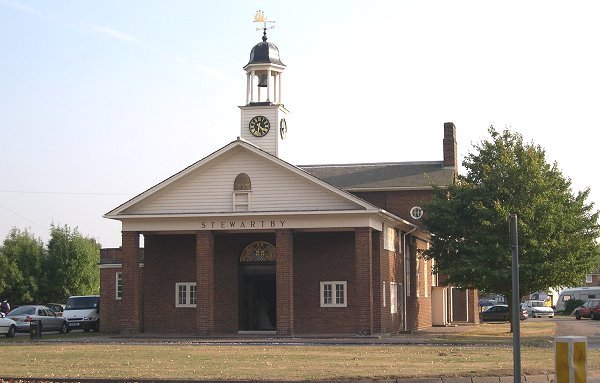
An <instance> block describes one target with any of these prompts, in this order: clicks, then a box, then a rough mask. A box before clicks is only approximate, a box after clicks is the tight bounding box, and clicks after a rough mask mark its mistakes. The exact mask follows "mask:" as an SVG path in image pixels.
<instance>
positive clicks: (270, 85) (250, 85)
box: [240, 11, 289, 156]
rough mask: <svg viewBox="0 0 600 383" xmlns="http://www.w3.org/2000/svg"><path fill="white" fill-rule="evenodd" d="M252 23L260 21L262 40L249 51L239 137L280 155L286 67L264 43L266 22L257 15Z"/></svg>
mask: <svg viewBox="0 0 600 383" xmlns="http://www.w3.org/2000/svg"><path fill="white" fill-rule="evenodd" d="M254 21H255V22H263V23H264V26H263V28H262V29H263V36H262V41H261V42H259V43H258V44H256V45H255V46H254V47H253V48H252V50H251V51H250V61H249V62H248V64H246V65H245V66H244V70H245V71H246V105H244V106H240V109H241V135H240V137H242V138H243V139H245V140H247V141H249V142H251V143H253V144H254V145H256V146H258V147H259V148H261V149H262V150H264V151H266V152H268V153H271V154H273V155H274V156H279V147H280V146H281V142H282V141H283V140H284V139H285V137H286V134H287V121H286V117H287V115H288V113H289V112H288V111H287V109H285V107H284V106H283V103H282V99H281V94H282V82H281V74H282V72H283V70H284V69H285V65H284V64H283V63H282V62H281V59H280V58H279V49H278V48H277V46H275V44H273V43H270V42H267V22H268V21H267V20H266V18H265V17H264V13H262V12H260V11H259V12H257V14H256V16H255V18H254Z"/></svg>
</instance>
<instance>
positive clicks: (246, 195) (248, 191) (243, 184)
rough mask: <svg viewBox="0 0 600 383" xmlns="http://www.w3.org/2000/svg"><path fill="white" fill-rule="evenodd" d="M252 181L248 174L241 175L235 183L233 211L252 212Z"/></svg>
mask: <svg viewBox="0 0 600 383" xmlns="http://www.w3.org/2000/svg"><path fill="white" fill-rule="evenodd" d="M251 197H252V181H250V177H248V175H247V174H246V173H240V174H238V175H237V177H235V180H234V181H233V211H250V210H251V208H252V206H251V204H252V201H251Z"/></svg>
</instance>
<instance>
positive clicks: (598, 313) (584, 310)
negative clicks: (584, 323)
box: [573, 299, 600, 320]
mask: <svg viewBox="0 0 600 383" xmlns="http://www.w3.org/2000/svg"><path fill="white" fill-rule="evenodd" d="M573 314H574V315H575V319H577V320H579V319H581V318H591V319H600V299H590V300H589V301H587V302H585V303H584V304H583V305H582V306H579V307H577V308H576V309H575V311H573Z"/></svg>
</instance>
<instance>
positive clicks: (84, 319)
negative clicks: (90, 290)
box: [63, 295, 100, 332]
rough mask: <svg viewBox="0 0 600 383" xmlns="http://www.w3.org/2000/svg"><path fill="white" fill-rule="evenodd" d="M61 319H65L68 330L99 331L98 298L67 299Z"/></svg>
mask: <svg viewBox="0 0 600 383" xmlns="http://www.w3.org/2000/svg"><path fill="white" fill-rule="evenodd" d="M63 318H65V319H67V321H68V323H69V330H75V329H83V331H85V332H88V331H90V330H92V331H100V296H99V295H78V296H72V297H69V299H67V305H66V306H65V312H64V313H63Z"/></svg>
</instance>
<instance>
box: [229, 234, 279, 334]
mask: <svg viewBox="0 0 600 383" xmlns="http://www.w3.org/2000/svg"><path fill="white" fill-rule="evenodd" d="M239 270H240V272H239V276H240V281H239V310H238V312H239V331H275V329H276V325H277V323H276V320H277V314H276V313H277V307H276V299H275V298H276V292H275V246H273V245H271V244H270V243H268V242H265V241H257V242H253V243H251V244H249V245H248V246H246V248H245V249H244V251H243V252H242V254H241V256H240V263H239Z"/></svg>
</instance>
